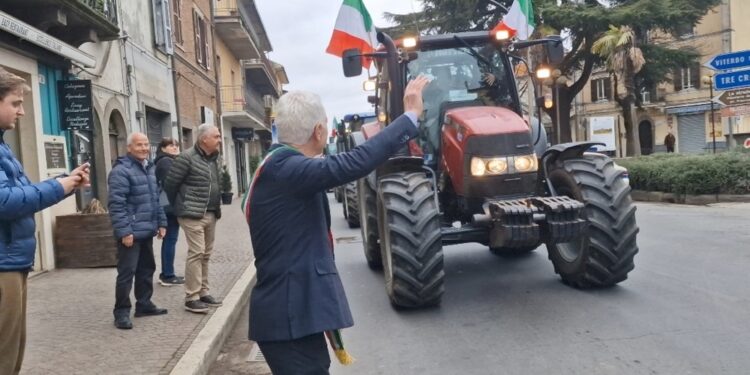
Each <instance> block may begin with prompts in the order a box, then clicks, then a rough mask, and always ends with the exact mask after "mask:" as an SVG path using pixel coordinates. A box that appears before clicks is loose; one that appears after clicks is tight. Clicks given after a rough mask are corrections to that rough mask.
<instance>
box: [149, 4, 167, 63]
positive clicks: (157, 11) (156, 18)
mask: <svg viewBox="0 0 750 375" xmlns="http://www.w3.org/2000/svg"><path fill="white" fill-rule="evenodd" d="M162 1H163V0H151V10H152V12H151V14H152V18H151V23H152V24H153V25H154V45H155V46H156V48H158V49H159V50H162V51H163V49H164V43H165V41H164V39H165V38H164V23H163V22H162V19H163V18H164V14H163V9H162V7H161V2H162Z"/></svg>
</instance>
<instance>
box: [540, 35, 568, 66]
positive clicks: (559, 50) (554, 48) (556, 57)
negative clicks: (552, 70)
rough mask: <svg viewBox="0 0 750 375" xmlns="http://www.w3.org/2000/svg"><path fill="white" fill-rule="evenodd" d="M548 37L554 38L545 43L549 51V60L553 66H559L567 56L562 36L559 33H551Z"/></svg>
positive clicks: (545, 47)
mask: <svg viewBox="0 0 750 375" xmlns="http://www.w3.org/2000/svg"><path fill="white" fill-rule="evenodd" d="M547 39H552V40H551V41H549V42H547V44H545V45H544V49H545V50H546V52H547V61H548V62H549V64H550V65H551V66H554V67H557V66H558V65H560V63H562V61H563V58H564V56H565V50H564V49H563V43H562V38H561V37H560V36H559V35H550V36H548V37H547Z"/></svg>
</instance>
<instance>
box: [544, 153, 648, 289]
mask: <svg viewBox="0 0 750 375" xmlns="http://www.w3.org/2000/svg"><path fill="white" fill-rule="evenodd" d="M624 173H626V172H625V170H624V169H622V168H618V167H616V166H615V163H614V162H613V161H612V159H610V158H609V157H607V156H604V155H599V154H584V155H583V156H581V157H579V158H575V159H569V160H565V161H564V162H563V163H562V165H561V167H558V168H555V169H553V170H552V171H550V174H549V177H548V178H549V180H550V182H551V183H552V186H553V187H554V189H555V192H556V194H557V195H565V196H568V197H570V198H573V199H576V200H578V201H581V202H583V203H584V209H583V211H582V214H581V215H582V218H583V219H585V220H586V221H588V223H589V227H588V232H587V234H586V235H584V236H582V237H581V238H579V239H578V240H575V241H571V242H566V243H562V244H547V249H548V251H549V258H550V260H551V261H552V264H553V265H554V268H555V272H556V273H558V274H559V275H560V277H562V280H563V282H565V283H566V284H568V285H571V286H573V287H576V288H590V287H608V286H612V285H615V284H617V283H619V282H621V281H623V280H625V279H627V277H628V273H629V272H630V271H631V270H633V268H634V267H635V266H634V264H633V257H635V254H636V253H638V244H637V243H636V235H637V234H638V226H637V225H636V222H635V205H634V204H633V201H632V199H631V198H630V186H629V185H628V182H627V181H626V180H625V179H624V178H623V177H624V176H623V174H624Z"/></svg>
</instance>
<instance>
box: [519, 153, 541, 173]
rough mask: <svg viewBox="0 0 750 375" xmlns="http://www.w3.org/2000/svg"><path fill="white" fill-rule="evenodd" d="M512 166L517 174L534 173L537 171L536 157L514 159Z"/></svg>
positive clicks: (532, 155) (524, 156) (527, 156)
mask: <svg viewBox="0 0 750 375" xmlns="http://www.w3.org/2000/svg"><path fill="white" fill-rule="evenodd" d="M514 159H515V160H514V162H513V165H514V166H515V167H516V171H517V172H534V171H536V170H537V162H536V155H535V154H531V155H523V156H516V157H515V158H514Z"/></svg>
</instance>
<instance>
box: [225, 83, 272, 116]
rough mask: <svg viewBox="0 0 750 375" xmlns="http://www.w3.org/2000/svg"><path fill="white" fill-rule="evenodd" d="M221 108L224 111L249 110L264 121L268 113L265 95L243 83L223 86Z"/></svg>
mask: <svg viewBox="0 0 750 375" xmlns="http://www.w3.org/2000/svg"><path fill="white" fill-rule="evenodd" d="M221 110H222V112H224V113H230V112H235V113H236V112H248V113H250V114H252V115H253V116H255V117H257V118H259V119H261V120H263V121H266V117H267V113H268V112H267V108H266V106H265V103H264V100H263V97H262V96H261V95H260V94H258V93H254V92H253V91H252V90H250V89H248V88H247V87H246V86H243V85H235V86H222V87H221Z"/></svg>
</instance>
